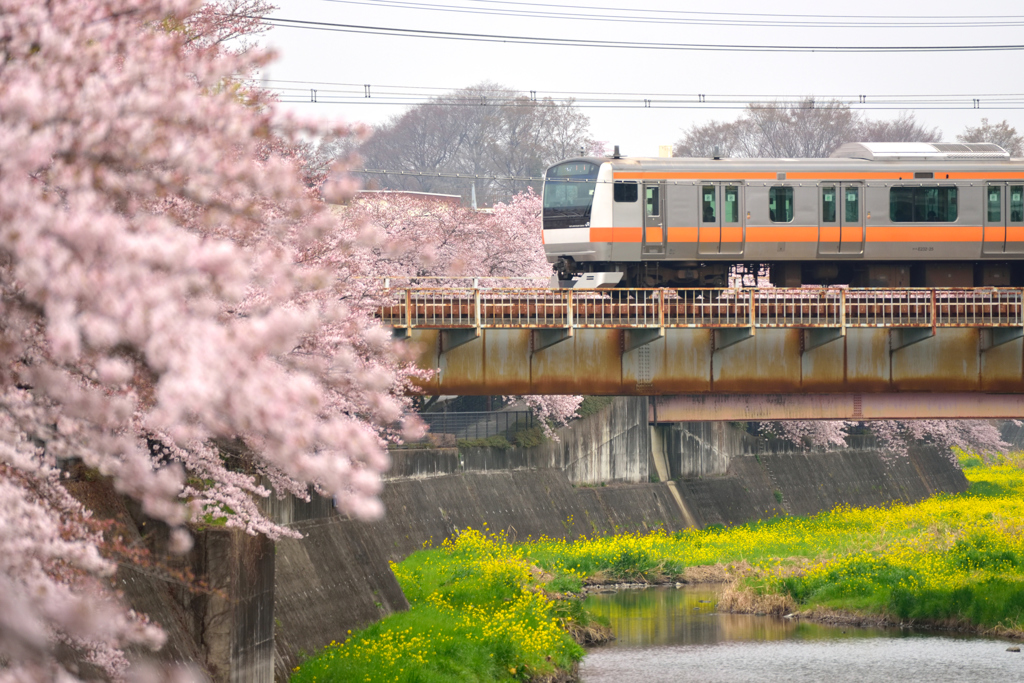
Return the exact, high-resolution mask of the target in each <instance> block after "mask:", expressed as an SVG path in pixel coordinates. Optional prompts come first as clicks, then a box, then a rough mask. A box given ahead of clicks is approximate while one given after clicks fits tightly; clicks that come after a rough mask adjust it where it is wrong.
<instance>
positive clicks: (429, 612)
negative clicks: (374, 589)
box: [291, 529, 590, 683]
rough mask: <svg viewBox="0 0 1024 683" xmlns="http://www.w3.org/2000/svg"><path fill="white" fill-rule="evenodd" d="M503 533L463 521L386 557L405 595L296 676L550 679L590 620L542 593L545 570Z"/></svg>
mask: <svg viewBox="0 0 1024 683" xmlns="http://www.w3.org/2000/svg"><path fill="white" fill-rule="evenodd" d="M524 550H525V548H524V547H523V546H514V545H512V544H511V543H509V542H508V539H507V538H506V537H505V535H504V533H503V532H500V533H493V534H491V533H487V531H486V529H485V530H484V531H483V532H481V531H476V530H473V529H467V530H465V531H463V532H461V533H460V534H458V535H457V536H456V537H455V538H454V539H446V540H445V541H444V542H443V543H442V545H441V547H440V548H437V549H425V550H423V551H420V552H417V553H414V554H413V555H411V556H410V557H409V558H407V559H406V560H404V561H403V562H402V563H400V564H395V565H392V569H393V571H394V572H395V576H396V578H397V579H398V582H399V583H400V584H401V586H402V590H403V591H404V592H405V596H406V598H407V599H408V600H409V606H410V609H409V611H408V612H401V613H397V614H392V615H391V616H389V617H387V618H386V619H384V620H382V621H380V622H378V623H376V624H374V625H372V626H370V627H369V628H367V629H364V630H362V631H359V632H358V633H355V634H350V635H349V638H348V639H347V640H345V641H344V642H342V643H332V644H331V645H330V646H329V647H327V648H325V650H324V651H323V652H322V653H321V654H319V655H318V656H317V657H315V658H313V659H310V660H308V661H306V662H304V663H303V664H302V666H300V667H298V668H297V669H296V670H295V673H294V675H293V676H292V679H291V680H292V681H293V682H295V683H299V682H302V683H305V682H307V681H309V682H312V681H318V682H323V681H337V682H339V683H340V682H342V681H344V682H348V681H402V682H408V683H411V682H413V681H415V682H417V683H434V682H436V683H447V682H450V681H514V680H520V681H526V680H531V681H545V680H548V681H556V680H567V679H565V678H564V676H565V674H566V673H567V672H570V671H574V670H575V668H576V663H577V662H578V661H579V660H580V659H581V658H582V657H583V648H582V647H580V645H578V644H577V642H576V640H575V639H574V638H573V635H577V636H585V634H586V631H587V629H588V627H589V626H590V625H589V623H588V620H587V618H586V615H585V614H584V613H583V610H582V607H581V603H580V601H579V600H577V599H572V598H569V599H566V598H563V597H561V596H553V595H551V594H549V593H547V592H545V590H544V588H543V586H544V584H545V582H546V581H547V580H548V579H550V578H551V577H550V576H547V575H545V574H544V573H543V572H541V571H539V570H538V569H537V567H536V566H535V565H534V564H533V563H532V562H530V561H529V559H527V557H526V556H525V554H524Z"/></svg>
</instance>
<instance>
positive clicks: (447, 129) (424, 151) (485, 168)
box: [358, 82, 596, 204]
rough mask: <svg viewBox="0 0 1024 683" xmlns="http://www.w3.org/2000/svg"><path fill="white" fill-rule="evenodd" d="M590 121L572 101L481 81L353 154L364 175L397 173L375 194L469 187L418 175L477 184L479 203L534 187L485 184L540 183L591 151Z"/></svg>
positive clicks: (410, 114) (379, 133) (403, 118)
mask: <svg viewBox="0 0 1024 683" xmlns="http://www.w3.org/2000/svg"><path fill="white" fill-rule="evenodd" d="M589 126H590V119H589V118H588V117H587V116H586V115H585V114H583V113H582V112H581V111H580V110H579V109H578V108H577V107H576V106H575V104H574V103H573V101H572V100H566V101H557V100H552V99H549V98H548V99H539V100H535V99H533V98H530V97H525V96H523V95H522V94H521V93H519V92H517V91H515V90H512V89H511V88H506V87H504V86H501V85H498V84H495V83H490V82H484V83H479V84H477V85H474V86H471V87H469V88H463V89H461V90H455V91H452V92H450V93H446V94H444V95H441V96H440V97H437V98H434V99H433V100H431V101H430V102H428V103H426V104H422V105H419V106H416V107H414V108H412V109H410V110H408V111H406V112H405V113H403V114H400V115H398V116H395V117H393V118H392V119H390V120H389V121H388V122H387V123H385V124H384V125H382V126H379V127H378V128H377V129H376V130H375V131H374V133H373V135H372V136H371V137H370V139H369V140H367V141H366V142H365V143H364V144H363V145H362V146H361V147H359V149H358V152H359V154H360V156H362V157H363V159H364V167H365V168H374V169H386V170H398V171H405V172H407V173H410V175H399V174H394V175H384V176H377V177H375V178H374V179H373V180H374V181H375V183H376V184H377V186H380V187H387V188H390V189H403V190H414V191H423V192H445V193H451V194H461V195H462V196H463V197H464V198H466V199H468V198H469V196H470V193H471V185H470V180H469V179H468V178H467V179H461V178H458V179H456V178H446V177H440V176H437V175H433V176H431V175H412V174H413V173H422V174H437V173H442V174H453V173H454V174H460V175H465V176H476V177H478V178H477V180H476V181H475V185H476V193H477V197H478V199H479V201H481V202H482V203H485V204H487V203H492V202H494V201H502V200H506V199H508V198H510V197H511V196H512V195H513V194H515V193H517V192H521V191H523V190H525V189H526V188H527V187H528V186H533V187H534V189H535V190H539V189H540V188H539V183H537V182H534V183H527V182H524V181H516V180H492V179H489V177H492V176H501V177H512V178H524V177H539V176H541V175H542V174H543V172H544V169H545V168H546V167H547V166H548V165H550V164H552V163H554V162H556V161H558V160H560V159H565V158H568V157H573V156H578V155H579V153H580V149H581V148H582V149H584V150H586V151H588V152H589V151H590V150H592V149H593V148H594V147H595V146H596V142H595V140H594V139H593V138H592V137H591V135H590V132H589Z"/></svg>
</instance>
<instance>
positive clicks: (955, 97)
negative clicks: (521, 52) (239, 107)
mask: <svg viewBox="0 0 1024 683" xmlns="http://www.w3.org/2000/svg"><path fill="white" fill-rule="evenodd" d="M275 83H280V84H282V85H273V84H275ZM323 85H333V86H336V87H327V88H325V87H322V86H323ZM314 86H315V87H314ZM263 87H265V88H267V89H268V90H270V91H271V92H274V93H276V94H277V95H278V96H279V99H280V101H281V102H285V103H292V104H301V103H316V104H347V105H352V104H364V105H365V104H374V105H394V106H409V107H411V106H443V107H453V106H465V107H564V106H567V104H568V103H569V102H570V100H571V103H572V106H574V107H578V108H589V109H641V108H643V109H746V108H747V107H748V106H750V105H759V106H778V105H783V106H788V107H794V108H801V109H814V108H816V107H817V108H825V109H828V108H832V107H833V106H835V105H836V104H837V103H838V104H839V105H842V106H845V107H849V108H851V109H862V110H906V109H913V110H922V111H926V110H952V109H987V110H992V109H1010V110H1013V109H1022V108H1024V93H985V94H973V93H972V94H947V95H942V94H936V95H912V96H886V95H870V96H869V95H820V96H800V97H792V96H776V97H769V98H766V97H765V96H764V95H737V94H730V95H712V94H699V93H642V92H633V93H625V92H617V93H600V92H593V91H590V92H580V91H550V92H545V91H537V90H531V91H528V92H525V91H519V90H512V89H508V88H495V89H487V88H481V89H476V88H472V89H468V88H464V89H451V88H440V87H435V88H431V87H426V86H399V85H395V86H391V85H373V84H361V85H357V84H353V83H336V84H330V83H324V82H323V81H308V82H306V81H296V80H277V81H274V80H267V81H264V86H263ZM425 91H426V92H425ZM429 91H433V92H429Z"/></svg>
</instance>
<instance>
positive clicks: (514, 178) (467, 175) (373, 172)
mask: <svg viewBox="0 0 1024 683" xmlns="http://www.w3.org/2000/svg"><path fill="white" fill-rule="evenodd" d="M346 172H347V173H368V174H370V175H404V176H418V177H426V178H458V179H459V180H512V181H516V182H533V181H542V180H544V178H543V177H542V176H511V175H474V174H472V173H448V172H442V173H425V172H422V171H385V170H381V169H376V168H374V169H368V168H358V169H356V168H350V169H346ZM559 180H564V181H565V182H571V183H594V182H598V181H596V180H575V179H572V178H559ZM600 182H610V181H600Z"/></svg>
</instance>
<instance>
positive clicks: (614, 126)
mask: <svg viewBox="0 0 1024 683" xmlns="http://www.w3.org/2000/svg"><path fill="white" fill-rule="evenodd" d="M278 2H279V4H280V5H281V7H280V9H279V10H278V11H277V12H275V13H274V14H273V15H272V16H274V17H279V18H284V19H296V20H308V21H317V22H333V23H342V24H352V25H362V26H376V27H388V28H403V29H420V30H422V29H429V30H439V31H449V32H461V33H476V34H496V35H502V36H531V37H546V38H576V39H593V40H608V41H626V42H633V43H655V42H658V43H673V44H679V43H700V44H729V45H740V44H742V45H826V46H833V45H836V46H838V45H883V46H889V45H903V46H906V45H996V44H1000V45H1009V44H1024V3H1022V2H1021V1H1020V0H1013V1H1011V0H989V1H988V2H984V3H976V2H975V3H964V2H951V1H946V0H930V1H927V2H917V1H915V2H893V1H891V0H890V1H887V2H886V1H874V0H872V1H865V2H859V3H822V2H820V1H816V2H804V1H797V0H776V1H775V2H772V3H765V2H761V1H748V0H735V1H734V2H730V3H709V2H703V3H697V2H689V1H686V0H674V1H662V0H637V1H636V2H627V3H621V2H620V3H613V2H609V0H522V1H521V2H511V1H509V2H498V1H497V0H346V1H342V0H278ZM428 7H431V8H434V9H427V8H428ZM643 10H651V11H650V12H644V11H643ZM659 10H660V11H661V12H658V11H659ZM541 11H543V12H557V13H564V14H574V15H581V16H590V17H602V18H605V17H607V18H612V17H618V18H616V19H612V20H594V19H591V20H586V19H581V18H569V19H557V18H551V17H537V16H508V15H496V14H485V13H484V12H520V13H521V12H541ZM701 11H711V12H721V13H739V14H741V15H742V14H744V13H751V14H754V13H759V16H751V15H750V14H748V15H747V16H731V17H729V16H723V15H717V16H716V15H706V14H705V15H687V14H684V13H683V12H701ZM768 12H771V13H772V14H766V13H768ZM972 13H973V14H972ZM823 14H828V15H832V16H837V17H838V16H839V15H842V16H843V17H847V18H836V19H835V20H834V23H842V24H848V23H849V22H857V23H860V24H864V23H883V24H886V23H888V24H889V25H890V27H867V26H857V27H851V26H848V25H845V26H839V27H827V26H815V27H786V26H768V25H764V22H785V21H790V22H812V21H820V20H816V19H813V18H810V17H807V16H800V15H818V16H820V15H823ZM968 15H970V16H968ZM893 16H902V17H919V19H917V22H918V23H922V24H936V23H938V24H943V23H951V22H958V23H959V24H960V25H958V26H956V27H947V26H920V27H909V26H906V25H901V26H898V27H891V25H892V24H904V23H905V22H906V21H907V20H906V19H903V20H893V19H885V18H884V17H890V18H891V17H893ZM955 16H960V17H966V18H963V19H959V20H957V19H952V20H951V19H949V18H948V17H955ZM997 16H998V17H1001V18H998V19H988V20H986V19H985V18H986V17H997ZM622 17H628V18H631V19H634V20H636V21H624V20H622V19H621V18H622ZM849 17H856V18H849ZM865 17H876V18H865ZM924 17H937V18H935V19H926V18H924ZM695 19H696V20H703V21H713V22H719V23H717V24H703V25H693V24H683V23H672V22H673V21H674V22H679V21H681V20H695ZM641 20H642V21H641ZM652 20H653V21H652ZM737 20H739V21H746V22H748V23H749V22H755V23H757V24H758V25H750V26H738V25H736V23H735V22H736V21H737ZM966 21H972V22H979V21H983V22H984V23H987V24H991V25H988V26H981V27H964V26H963V25H962V23H963V22H966ZM642 22H643V23H642ZM264 40H265V43H266V44H267V45H269V46H271V47H273V48H274V49H275V50H276V51H277V52H278V55H279V56H278V60H277V61H276V62H275V63H274V64H272V65H271V67H270V68H269V69H267V70H266V72H265V73H264V74H262V75H263V77H264V78H266V79H269V80H268V82H267V85H268V86H271V87H294V88H296V89H297V90H295V91H290V92H285V93H284V96H285V99H287V100H301V101H299V102H295V103H289V104H286V105H285V106H287V107H289V108H292V109H294V110H295V111H296V112H299V113H301V114H303V115H307V116H317V117H322V118H326V119H332V120H335V119H341V120H344V121H348V122H354V121H362V122H366V123H369V124H371V125H372V124H375V123H378V122H381V121H384V120H386V119H387V118H388V117H390V116H393V115H395V114H397V113H401V112H402V111H403V110H404V109H405V107H403V106H396V105H383V104H375V103H374V100H375V99H378V100H379V99H380V97H382V96H383V95H382V94H383V93H384V92H386V91H387V88H386V86H402V88H401V90H402V91H403V92H416V93H419V92H423V93H425V94H439V93H440V92H443V90H446V89H456V88H462V87H466V86H470V85H474V84H477V83H480V82H482V81H492V82H495V83H498V84H501V85H504V86H507V87H510V88H514V89H517V90H521V91H524V92H529V91H536V92H537V95H538V97H544V96H546V95H551V94H556V95H561V94H562V93H566V92H569V91H572V92H584V93H587V92H589V93H602V94H607V93H636V94H635V95H628V96H626V95H617V96H614V97H613V99H630V100H633V101H634V102H636V103H637V104H636V105H634V106H630V107H629V108H596V107H594V108H589V107H588V108H586V109H585V112H586V114H587V115H588V116H589V117H590V120H591V130H592V132H593V134H594V135H595V137H596V138H598V139H599V140H605V141H607V142H608V143H609V144H617V145H620V146H621V148H622V152H623V154H627V155H629V156H656V155H657V154H658V147H659V145H669V144H671V143H673V142H674V141H675V140H677V139H678V138H679V137H680V135H681V130H682V129H685V128H688V127H689V126H690V125H692V124H694V123H703V122H706V121H708V120H711V119H728V120H731V119H734V118H736V116H737V115H738V114H739V113H740V112H739V110H730V109H720V108H713V107H714V106H715V105H711V104H705V105H700V104H698V103H697V102H696V101H695V98H693V97H689V99H688V100H687V101H686V102H685V103H683V104H685V105H686V106H687V107H690V108H677V109H669V108H661V107H662V106H663V102H664V101H665V100H667V99H687V98H684V97H673V98H669V97H666V96H665V95H664V94H679V95H683V94H691V95H692V94H697V93H705V94H706V95H707V99H714V97H715V96H734V97H739V98H741V99H743V98H749V97H755V96H756V97H761V98H798V97H803V96H807V95H814V96H817V97H820V98H827V97H829V96H844V97H857V96H858V95H866V96H867V101H868V103H869V105H870V104H871V103H873V102H877V101H878V100H880V99H882V98H885V97H898V98H907V97H911V96H954V95H955V96H961V97H966V98H968V100H970V99H971V98H975V97H977V98H980V101H981V102H980V103H981V108H980V109H971V108H970V107H971V106H972V105H971V103H970V101H968V102H967V103H966V104H964V105H960V104H958V105H956V106H964V107H967V108H964V109H956V110H949V109H946V110H924V109H918V110H917V116H918V119H919V120H920V121H922V122H924V123H927V124H929V125H930V126H937V127H939V128H940V129H941V130H942V132H943V138H944V139H945V140H954V139H955V137H956V134H957V133H959V132H961V131H962V130H963V128H964V126H965V125H976V124H977V123H978V121H979V120H980V119H981V117H983V116H987V117H988V118H989V119H990V120H991V121H1001V120H1003V119H1004V118H1005V119H1008V120H1009V121H1010V123H1011V124H1012V125H1015V126H1017V128H1018V129H1019V130H1024V108H1022V109H1012V108H1007V107H1024V81H1022V78H1021V77H1022V75H1024V51H999V52H955V53H948V52H946V53H935V52H928V53H883V54H876V53H872V54H823V53H818V52H816V53H797V54H793V53H764V52H698V51H662V50H640V49H609V48H598V47H578V46H550V45H516V44H508V43H482V42H470V41H464V40H459V41H456V40H436V39H428V38H416V37H404V36H380V35H360V34H355V33H341V32H330V31H320V30H301V29H296V28H281V27H279V28H274V29H272V30H271V31H270V32H269V33H268V34H267V36H266V38H265V39H264ZM281 81H295V83H282V82H281ZM317 82H319V84H318V83H317ZM330 83H337V84H356V85H357V86H358V88H357V89H356V91H355V94H357V96H356V97H354V98H353V99H352V100H351V101H349V102H345V103H325V102H324V101H323V100H326V99H330V98H332V97H334V98H337V97H339V96H340V95H341V93H339V92H335V93H331V92H329V91H331V90H345V89H346V88H345V87H343V86H332V85H327V84H330ZM363 84H370V85H371V97H370V98H368V99H367V98H365V97H363V87H362V85H363ZM413 86H415V87H417V88H440V89H441V90H436V91H435V90H429V89H425V90H415V91H414V90H410V89H409V88H410V87H413ZM313 87H315V88H317V90H318V100H320V101H319V102H318V103H316V104H313V103H311V102H309V101H308V100H309V98H310V93H309V88H313ZM349 90H351V88H349ZM996 94H998V95H1007V94H1020V95H1022V96H1021V97H1020V98H1018V99H1019V101H1020V104H1013V103H1010V104H1008V105H1007V104H1005V103H1004V104H1002V105H1000V104H995V103H993V102H992V101H993V100H994V99H997V98H995V97H993V95H996ZM585 97H590V96H586V95H581V96H580V98H581V99H583V98H585ZM644 99H650V100H651V107H650V108H644V107H643V104H642V100H644ZM1004 99H1005V98H1004ZM886 106H891V107H893V109H889V110H870V111H867V112H866V113H867V115H868V116H871V117H873V118H889V117H892V116H895V115H896V114H897V113H898V111H899V110H900V109H910V108H912V107H909V106H907V104H905V103H904V104H894V105H886ZM1000 107H1001V108H1000Z"/></svg>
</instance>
